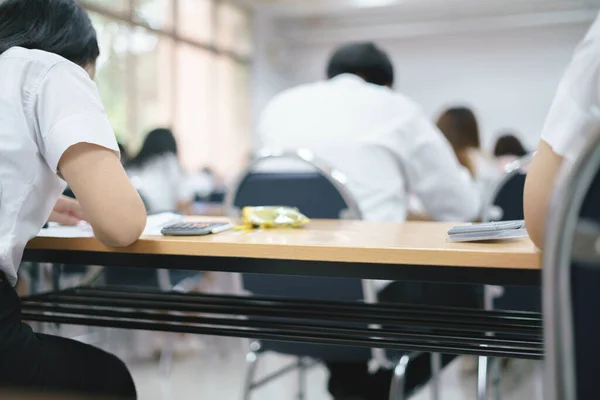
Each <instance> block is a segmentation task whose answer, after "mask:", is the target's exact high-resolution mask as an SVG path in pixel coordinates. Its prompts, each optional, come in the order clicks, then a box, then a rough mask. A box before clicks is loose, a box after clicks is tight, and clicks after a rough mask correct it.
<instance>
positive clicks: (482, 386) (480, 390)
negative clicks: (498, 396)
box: [477, 357, 489, 400]
mask: <svg viewBox="0 0 600 400" xmlns="http://www.w3.org/2000/svg"><path fill="white" fill-rule="evenodd" d="M488 361H489V359H488V357H478V358H477V400H486V399H487V376H488Z"/></svg>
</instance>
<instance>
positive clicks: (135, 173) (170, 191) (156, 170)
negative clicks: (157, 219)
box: [126, 128, 194, 213]
mask: <svg viewBox="0 0 600 400" xmlns="http://www.w3.org/2000/svg"><path fill="white" fill-rule="evenodd" d="M177 154H178V153H177V141H176V140H175V136H173V132H171V131H170V130H169V129H165V128H160V129H155V130H153V131H151V132H150V133H148V135H147V136H146V139H145V140H144V144H143V145H142V149H141V150H140V152H139V153H138V154H137V156H135V157H134V158H133V159H132V160H131V161H130V162H129V163H127V165H126V168H127V172H128V174H129V176H130V177H131V178H132V179H134V180H135V181H136V182H137V184H138V185H139V187H138V190H139V191H140V193H141V194H142V197H143V198H144V201H145V202H146V206H147V208H148V211H149V212H151V213H155V212H160V211H183V212H186V213H189V211H190V210H191V204H192V202H193V200H194V191H193V189H192V188H190V187H189V185H187V184H186V183H187V177H186V175H185V173H184V171H183V168H182V166H181V164H180V163H179V159H178V158H177Z"/></svg>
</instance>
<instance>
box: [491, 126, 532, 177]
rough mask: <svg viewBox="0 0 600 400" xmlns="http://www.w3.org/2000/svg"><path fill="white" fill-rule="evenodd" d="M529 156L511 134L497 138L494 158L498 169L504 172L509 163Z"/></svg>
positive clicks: (517, 139)
mask: <svg viewBox="0 0 600 400" xmlns="http://www.w3.org/2000/svg"><path fill="white" fill-rule="evenodd" d="M527 154H529V152H528V151H527V150H525V146H523V143H521V141H520V140H519V138H517V137H516V136H515V135H512V134H505V135H502V136H500V137H499V138H498V140H497V141H496V145H495V146H494V157H496V161H497V162H498V168H500V169H501V170H504V168H506V166H507V165H508V164H510V163H511V162H513V161H515V160H517V159H519V158H521V157H524V156H526V155H527Z"/></svg>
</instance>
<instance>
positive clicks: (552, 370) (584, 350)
mask: <svg viewBox="0 0 600 400" xmlns="http://www.w3.org/2000/svg"><path fill="white" fill-rule="evenodd" d="M599 172H600V132H598V135H596V136H595V137H594V138H593V139H592V140H590V142H589V143H588V145H587V146H586V147H585V148H583V149H582V150H581V154H580V155H578V157H577V161H576V162H575V163H573V164H572V165H568V166H567V167H565V169H564V171H562V176H561V181H560V183H559V184H558V185H557V188H556V190H555V192H554V198H553V201H552V203H551V206H550V208H549V209H550V212H549V214H548V222H547V224H546V230H545V235H546V240H545V243H544V249H545V250H544V256H543V285H544V328H545V329H544V332H545V343H546V366H547V376H546V385H545V388H546V393H545V396H544V399H549V400H567V399H568V400H572V399H577V398H579V399H591V398H596V395H597V391H598V389H597V386H598V385H597V382H596V380H597V373H596V371H597V370H596V363H597V362H598V358H599V357H600V342H599V340H598V339H599V338H600V318H598V308H599V307H600V173H599Z"/></svg>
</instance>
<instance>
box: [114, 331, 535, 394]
mask: <svg viewBox="0 0 600 400" xmlns="http://www.w3.org/2000/svg"><path fill="white" fill-rule="evenodd" d="M116 336H117V337H118V336H119V335H116ZM115 339H116V338H115V337H113V339H111V341H113V345H114V344H115V343H114V340H115ZM117 340H118V341H120V342H122V339H117ZM142 342H143V341H142ZM127 343H132V341H131V338H129V340H128V341H126V342H125V346H117V348H115V347H114V346H111V347H112V348H113V350H117V351H118V352H119V353H121V355H122V356H123V357H124V358H125V359H126V360H127V363H128V365H129V366H130V368H131V371H132V373H133V376H134V379H135V381H136V384H137V387H138V391H139V398H140V399H141V400H205V399H206V400H213V399H215V400H216V399H226V400H229V399H233V400H237V399H240V400H242V393H241V392H242V384H243V380H244V372H245V354H244V350H243V344H242V341H241V340H240V339H228V338H208V339H207V338H203V339H202V343H203V345H204V349H203V350H197V351H187V352H186V354H184V355H179V356H177V357H176V358H175V359H174V362H173V364H172V365H173V368H172V371H171V373H170V374H168V375H165V374H161V373H160V372H159V368H158V362H157V361H156V359H153V358H152V357H144V358H140V357H133V356H132V355H131V354H125V353H126V352H124V351H123V349H124V348H129V350H131V346H129V345H128V344H127ZM133 343H135V344H137V345H138V346H137V347H139V344H140V341H139V340H134V341H133ZM119 348H120V350H119ZM290 361H291V359H289V358H286V357H282V356H277V355H266V356H264V357H263V358H262V359H261V360H260V364H259V368H258V374H259V375H260V374H265V373H268V372H269V371H273V370H274V369H277V368H280V367H282V366H284V365H286V363H288V362H290ZM326 381H327V372H326V370H325V369H324V368H323V367H321V366H316V367H314V368H313V369H311V370H310V372H309V373H308V377H307V386H308V388H307V396H306V398H305V400H330V397H329V395H328V394H327V391H326ZM539 382H540V368H539V367H538V366H537V364H535V363H532V362H526V361H518V362H516V363H515V364H513V365H512V366H511V367H510V369H509V370H508V371H507V372H506V371H505V373H504V379H503V381H502V387H501V394H502V397H501V398H502V399H504V400H520V399H527V400H536V399H541V398H542V397H541V394H539V393H538V391H539ZM297 387H298V382H297V374H295V373H291V374H288V375H287V376H285V377H283V378H280V379H278V380H276V381H274V382H273V383H271V384H269V385H267V386H265V387H263V388H260V389H257V390H255V391H254V392H253V395H252V399H253V400H287V399H289V400H296V397H295V394H296V390H297ZM489 398H490V399H493V397H492V396H490V397H489ZM411 399H412V400H428V399H431V393H430V388H429V387H425V388H423V389H422V390H421V391H420V392H419V393H417V394H415V395H414V396H413V397H412V398H411ZM471 399H473V400H475V399H476V379H475V376H474V374H465V373H464V372H463V369H462V365H461V362H455V363H453V364H452V365H450V366H449V367H448V368H446V369H445V370H444V372H443V373H442V376H441V396H440V400H471Z"/></svg>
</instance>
